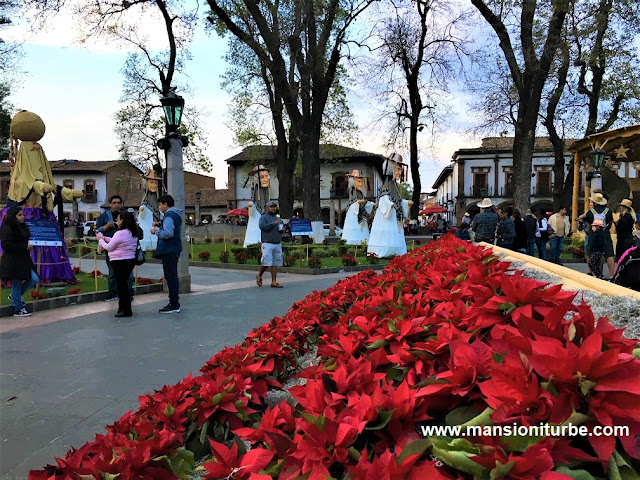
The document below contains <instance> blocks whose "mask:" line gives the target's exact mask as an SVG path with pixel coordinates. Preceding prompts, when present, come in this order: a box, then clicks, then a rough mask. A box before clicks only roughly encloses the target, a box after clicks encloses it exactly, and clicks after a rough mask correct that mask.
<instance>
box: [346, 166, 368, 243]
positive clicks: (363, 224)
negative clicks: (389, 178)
mask: <svg viewBox="0 0 640 480" xmlns="http://www.w3.org/2000/svg"><path fill="white" fill-rule="evenodd" d="M347 177H348V178H349V198H350V202H349V206H347V213H346V215H345V219H344V228H343V229H342V239H343V240H344V241H346V242H347V244H349V245H360V244H361V243H362V242H363V241H364V242H367V243H368V242H369V225H368V224H367V219H368V217H369V215H371V212H372V211H373V202H367V200H366V196H367V189H366V186H367V185H366V184H367V180H366V178H365V177H364V175H362V172H361V171H360V170H353V171H352V172H351V173H350V174H348V175H347Z"/></svg>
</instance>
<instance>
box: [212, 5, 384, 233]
mask: <svg viewBox="0 0 640 480" xmlns="http://www.w3.org/2000/svg"><path fill="white" fill-rule="evenodd" d="M372 1H373V0H360V1H357V0H354V1H339V0H326V1H320V2H318V1H313V0H301V1H294V2H292V1H280V0H276V1H275V2H273V3H271V2H255V1H252V0H243V1H242V2H237V5H236V4H235V3H234V2H225V1H222V0H220V1H216V0H208V1H207V3H208V4H209V6H210V7H211V11H212V14H213V16H212V17H211V18H210V20H211V22H212V23H216V22H221V23H222V24H223V25H224V26H225V28H227V29H228V30H229V31H230V32H231V33H232V34H233V35H235V36H236V37H237V38H238V39H239V40H240V41H241V42H243V43H245V44H246V45H248V46H249V47H250V48H251V49H252V50H253V51H254V53H255V54H256V56H257V57H258V58H259V60H260V63H261V64H262V65H264V66H265V67H266V69H267V70H268V71H269V74H270V76H271V79H272V81H273V85H274V88H276V89H278V92H279V95H280V96H281V98H282V100H283V104H284V108H285V109H286V111H287V114H288V117H289V121H290V122H291V128H292V131H293V132H294V133H295V136H296V138H299V139H300V142H301V147H302V172H303V175H302V177H303V201H304V208H305V216H307V217H308V218H310V219H311V220H312V221H315V222H317V223H319V222H321V218H322V217H321V211H320V162H319V157H320V152H319V147H320V138H321V129H322V120H323V113H324V110H325V107H326V104H327V101H328V97H329V92H330V90H331V86H332V85H333V82H334V79H335V76H336V72H337V69H338V63H339V61H340V59H341V49H342V46H343V43H344V41H345V39H346V34H347V30H348V28H349V27H350V25H351V24H352V23H353V21H354V20H355V19H356V18H357V17H358V15H359V14H360V13H361V12H362V11H363V10H364V9H366V8H367V7H368V6H369V4H370V3H372ZM236 7H237V8H236ZM282 9H285V10H287V13H288V15H287V18H290V19H291V29H290V30H289V31H292V32H293V34H291V35H290V36H289V37H288V39H287V43H288V45H287V48H286V49H285V48H283V44H282V42H281V41H280V35H279V31H280V30H279V25H280V23H279V21H280V17H279V15H280V12H281V11H282ZM238 10H242V13H243V14H244V13H246V14H248V15H247V16H245V15H238V13H239V12H238ZM243 18H249V19H250V20H251V23H248V22H245V21H243ZM285 58H290V59H291V62H292V64H294V65H295V72H294V74H292V73H291V72H290V71H289V70H287V66H286V65H287V62H286V61H285ZM298 92H300V96H299V100H300V101H298V97H297V96H296V95H297V93H298Z"/></svg>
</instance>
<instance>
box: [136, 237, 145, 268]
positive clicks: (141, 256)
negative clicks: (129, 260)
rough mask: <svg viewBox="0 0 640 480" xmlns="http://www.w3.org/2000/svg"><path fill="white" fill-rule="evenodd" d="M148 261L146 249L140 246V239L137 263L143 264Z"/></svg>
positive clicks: (137, 248)
mask: <svg viewBox="0 0 640 480" xmlns="http://www.w3.org/2000/svg"><path fill="white" fill-rule="evenodd" d="M145 261H146V257H145V255H144V251H143V250H142V247H140V240H138V246H137V247H136V265H142V264H143V263H144V262H145Z"/></svg>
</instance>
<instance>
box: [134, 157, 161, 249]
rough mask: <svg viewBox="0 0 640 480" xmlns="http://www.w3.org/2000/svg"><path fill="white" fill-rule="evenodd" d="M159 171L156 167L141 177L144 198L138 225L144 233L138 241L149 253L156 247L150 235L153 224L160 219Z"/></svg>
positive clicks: (151, 234)
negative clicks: (144, 184)
mask: <svg viewBox="0 0 640 480" xmlns="http://www.w3.org/2000/svg"><path fill="white" fill-rule="evenodd" d="M160 172H161V169H160V166H159V165H157V166H156V167H155V168H153V169H149V170H148V171H147V173H146V174H145V175H144V176H143V178H144V179H145V181H146V186H145V193H144V198H143V199H142V204H141V205H140V209H139V210H138V225H139V226H140V228H141V229H142V231H143V232H144V235H143V238H142V240H140V248H142V250H144V251H145V252H146V251H149V250H155V249H156V247H157V246H158V237H157V236H156V235H155V234H153V233H151V228H152V227H153V222H159V221H160V219H161V215H160V209H159V208H158V195H159V194H160V193H159V192H160V179H161V175H160Z"/></svg>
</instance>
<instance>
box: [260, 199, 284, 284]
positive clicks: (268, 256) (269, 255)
mask: <svg viewBox="0 0 640 480" xmlns="http://www.w3.org/2000/svg"><path fill="white" fill-rule="evenodd" d="M277 210H278V202H276V201H275V200H270V201H269V202H267V211H266V212H265V213H263V214H262V216H261V217H260V222H259V223H258V226H259V227H260V238H261V240H262V258H261V260H260V261H261V263H262V265H261V266H260V272H258V275H256V283H257V284H258V286H259V287H261V286H262V274H263V273H264V272H266V271H267V268H268V267H271V288H282V285H280V284H279V283H278V281H277V276H278V267H281V266H282V244H281V241H282V230H283V227H284V224H283V223H282V219H281V218H280V217H278V216H277V215H276V211H277Z"/></svg>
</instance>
